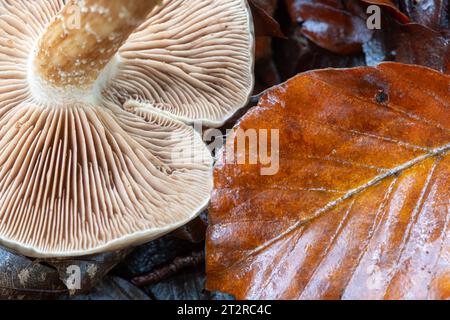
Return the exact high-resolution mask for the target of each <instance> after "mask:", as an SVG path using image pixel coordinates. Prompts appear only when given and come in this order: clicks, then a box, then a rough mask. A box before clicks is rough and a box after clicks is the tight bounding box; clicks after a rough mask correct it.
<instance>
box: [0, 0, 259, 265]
mask: <svg viewBox="0 0 450 320" xmlns="http://www.w3.org/2000/svg"><path fill="white" fill-rule="evenodd" d="M63 6H64V1H63V0H34V1H29V0H2V1H1V2H0V244H3V245H5V246H6V247H9V248H11V249H13V250H16V251H18V252H20V253H22V254H25V255H28V256H32V257H39V258H50V257H57V258H61V257H73V256H81V255H90V254H94V253H99V252H104V251H111V250H116V249H120V248H123V247H126V246H129V245H137V244H141V243H144V242H147V241H150V240H152V239H154V238H157V237H159V236H162V235H163V234H166V233H168V232H170V231H172V230H174V229H176V228H178V227H180V226H182V225H184V224H185V223H187V222H188V221H190V220H191V219H193V218H194V217H196V216H197V215H198V214H199V213H200V212H201V211H202V210H203V209H205V208H206V207H207V205H208V203H209V199H210V192H211V190H212V163H213V159H212V156H211V154H210V152H209V150H208V148H207V147H206V145H205V144H204V142H203V141H202V137H201V136H200V135H199V134H198V133H197V132H196V131H195V130H194V129H193V128H192V127H191V126H190V124H192V123H193V122H195V121H202V122H203V124H205V125H210V126H220V125H221V124H223V123H224V122H225V121H226V120H227V119H228V118H229V117H230V116H232V115H233V114H234V113H235V112H236V111H237V110H238V109H239V108H241V107H242V106H244V105H245V104H246V103H247V100H248V97H249V95H250V93H251V90H252V87H253V76H252V73H253V46H254V38H253V30H252V22H251V16H250V13H249V9H248V7H247V3H246V1H244V0H220V1H219V0H196V1H192V0H164V1H162V5H161V6H159V7H157V8H155V10H153V12H152V13H151V14H150V15H149V17H148V19H147V21H146V22H145V23H144V24H143V25H141V26H140V27H139V28H138V29H137V30H136V32H135V33H133V34H132V35H131V36H130V38H129V39H128V41H127V42H126V43H125V44H124V45H123V47H122V48H121V49H120V51H119V52H118V54H117V55H116V56H115V58H114V59H113V60H112V61H111V62H110V63H109V65H108V67H107V69H105V70H104V72H103V73H102V74H101V76H100V77H99V79H98V80H97V81H96V83H95V85H94V87H93V88H92V91H89V92H88V93H86V92H78V91H77V90H76V88H64V89H60V88H54V87H48V86H46V85H45V84H43V83H42V82H40V81H39V79H38V77H36V75H35V74H33V72H32V66H31V63H32V59H33V57H34V54H35V52H36V50H37V49H36V48H37V45H38V41H39V38H40V37H41V35H42V34H43V33H44V32H45V30H46V27H47V26H48V25H49V24H50V23H51V22H52V21H53V20H54V19H55V17H57V16H58V14H59V12H60V10H61V9H62V8H63Z"/></svg>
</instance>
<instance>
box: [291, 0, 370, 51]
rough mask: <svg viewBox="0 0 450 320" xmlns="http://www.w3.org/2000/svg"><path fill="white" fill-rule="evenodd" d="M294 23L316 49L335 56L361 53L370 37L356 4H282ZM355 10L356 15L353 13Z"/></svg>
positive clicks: (295, 0)
mask: <svg viewBox="0 0 450 320" xmlns="http://www.w3.org/2000/svg"><path fill="white" fill-rule="evenodd" d="M285 2H286V6H287V8H288V11H289V15H290V17H291V20H292V22H293V23H298V24H300V25H301V31H302V33H303V34H304V35H305V36H306V37H307V38H308V39H310V40H311V41H312V42H314V43H315V44H317V45H318V46H320V47H322V48H324V49H327V50H330V51H332V52H334V53H338V54H352V53H357V52H360V51H361V45H362V44H363V43H365V42H367V41H368V40H370V38H371V36H372V31H371V30H369V29H368V28H367V25H366V21H365V19H363V18H362V14H363V12H362V11H361V9H362V7H361V6H359V4H360V3H359V2H355V1H354V0H348V1H346V2H341V1H335V0H319V1H317V0H315V1H313V0H285ZM355 10H356V11H355Z"/></svg>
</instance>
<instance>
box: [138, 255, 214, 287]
mask: <svg viewBox="0 0 450 320" xmlns="http://www.w3.org/2000/svg"><path fill="white" fill-rule="evenodd" d="M204 261H205V252H204V251H203V250H202V251H200V252H192V254H191V255H189V256H186V257H177V258H175V259H174V260H173V262H172V263H170V264H168V265H166V266H163V267H161V268H159V269H156V270H154V271H152V272H150V273H149V274H146V275H143V276H139V277H135V278H133V279H132V280H131V282H132V283H133V284H134V285H136V286H138V287H144V286H147V285H150V284H154V283H158V282H160V281H162V280H165V279H167V278H169V277H171V276H173V275H175V274H177V273H179V272H180V271H181V270H183V269H186V268H189V267H195V266H198V265H200V264H202V263H203V262H204Z"/></svg>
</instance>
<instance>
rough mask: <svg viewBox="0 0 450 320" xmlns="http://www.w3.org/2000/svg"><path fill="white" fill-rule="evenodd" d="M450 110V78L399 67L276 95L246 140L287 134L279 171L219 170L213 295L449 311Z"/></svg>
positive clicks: (210, 281)
mask: <svg viewBox="0 0 450 320" xmlns="http://www.w3.org/2000/svg"><path fill="white" fill-rule="evenodd" d="M449 110H450V77H449V76H447V75H444V74H441V73H438V72H436V71H434V70H431V69H428V68H425V67H419V66H412V65H403V64H399V63H384V64H380V65H379V66H378V67H376V68H371V67H363V68H354V69H345V70H334V69H326V70H322V71H313V72H308V73H305V74H302V75H299V76H297V77H295V78H293V79H292V80H290V81H288V82H287V83H285V84H283V85H280V86H278V87H275V88H273V89H271V90H268V91H267V92H266V94H265V95H264V96H263V97H262V98H261V100H260V103H259V105H258V106H257V107H255V108H254V109H252V110H251V111H249V113H248V114H247V115H246V116H244V118H243V119H242V120H241V121H240V123H239V124H238V127H239V128H241V129H243V130H247V129H269V130H270V129H279V130H280V132H279V135H280V141H279V142H280V148H279V171H278V173H277V174H276V175H273V176H262V175H260V173H261V171H260V169H261V168H262V167H265V166H263V165H251V164H244V165H239V164H236V163H233V162H229V163H226V162H225V154H222V156H221V157H220V159H219V161H218V163H217V166H216V168H215V173H214V175H215V190H214V192H213V195H212V205H211V210H210V227H209V230H208V234H207V288H208V289H209V290H215V291H222V292H227V293H230V294H233V295H235V296H236V297H237V298H239V299H241V298H248V299H339V298H343V299H352V298H355V299H368V298H370V299H413V298H420V299H422V298H429V299H449V298H450V230H449V227H450V226H449V224H450V203H449V200H450V117H449V116H448V114H449ZM235 139H236V133H235V134H232V135H231V136H230V137H229V139H228V142H227V143H228V146H230V145H232V144H234V143H235V142H236V141H235ZM269 140H270V139H269ZM269 150H270V148H269Z"/></svg>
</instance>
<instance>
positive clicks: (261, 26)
mask: <svg viewBox="0 0 450 320" xmlns="http://www.w3.org/2000/svg"><path fill="white" fill-rule="evenodd" d="M259 2H260V1H257V0H250V1H249V5H250V9H251V10H252V15H253V20H254V24H255V34H256V36H257V37H279V38H284V37H285V36H284V34H283V31H281V27H280V25H279V24H278V22H277V21H276V20H275V19H274V18H273V17H272V16H271V12H272V11H273V10H272V7H273V8H274V6H271V4H270V3H267V4H265V8H264V7H262V6H261V4H260V3H259Z"/></svg>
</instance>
